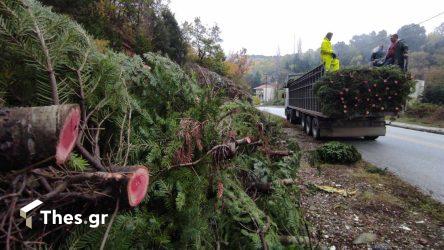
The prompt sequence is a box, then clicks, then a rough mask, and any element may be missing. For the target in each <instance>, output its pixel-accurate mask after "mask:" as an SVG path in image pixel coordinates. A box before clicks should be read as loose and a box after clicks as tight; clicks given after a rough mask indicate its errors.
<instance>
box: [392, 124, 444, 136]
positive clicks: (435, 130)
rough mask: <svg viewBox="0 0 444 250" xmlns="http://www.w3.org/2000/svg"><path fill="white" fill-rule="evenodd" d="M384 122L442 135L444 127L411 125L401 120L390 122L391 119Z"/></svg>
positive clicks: (393, 125)
mask: <svg viewBox="0 0 444 250" xmlns="http://www.w3.org/2000/svg"><path fill="white" fill-rule="evenodd" d="M385 124H386V125H388V126H392V127H398V128H405V129H410V130H416V131H421V132H427V133H433V134H441V135H444V128H435V127H426V126H420V125H413V124H407V123H401V122H392V121H385Z"/></svg>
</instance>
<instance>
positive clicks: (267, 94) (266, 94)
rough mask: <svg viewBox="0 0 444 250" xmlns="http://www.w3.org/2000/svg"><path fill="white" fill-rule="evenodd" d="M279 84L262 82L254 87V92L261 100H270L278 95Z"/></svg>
mask: <svg viewBox="0 0 444 250" xmlns="http://www.w3.org/2000/svg"><path fill="white" fill-rule="evenodd" d="M277 89H278V85H277V84H276V83H271V84H262V85H259V86H257V87H256V88H254V94H255V95H256V96H258V97H259V99H260V100H261V102H270V101H272V100H273V99H274V98H275V97H276V93H277Z"/></svg>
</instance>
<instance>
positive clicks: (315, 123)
mask: <svg viewBox="0 0 444 250" xmlns="http://www.w3.org/2000/svg"><path fill="white" fill-rule="evenodd" d="M320 131H321V130H320V128H319V120H318V118H316V117H314V118H313V119H312V120H311V134H312V135H313V138H315V139H316V140H317V139H319V138H321V133H320Z"/></svg>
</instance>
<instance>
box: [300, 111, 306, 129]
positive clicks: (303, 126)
mask: <svg viewBox="0 0 444 250" xmlns="http://www.w3.org/2000/svg"><path fill="white" fill-rule="evenodd" d="M299 119H301V129H302V131H305V126H306V125H307V121H306V120H305V115H304V114H301V116H300V117H299Z"/></svg>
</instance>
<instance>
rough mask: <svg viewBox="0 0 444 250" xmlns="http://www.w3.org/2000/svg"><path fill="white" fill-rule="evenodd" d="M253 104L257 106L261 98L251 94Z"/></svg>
mask: <svg viewBox="0 0 444 250" xmlns="http://www.w3.org/2000/svg"><path fill="white" fill-rule="evenodd" d="M253 105H254V106H259V105H261V99H260V98H259V96H256V95H255V96H253Z"/></svg>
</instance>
